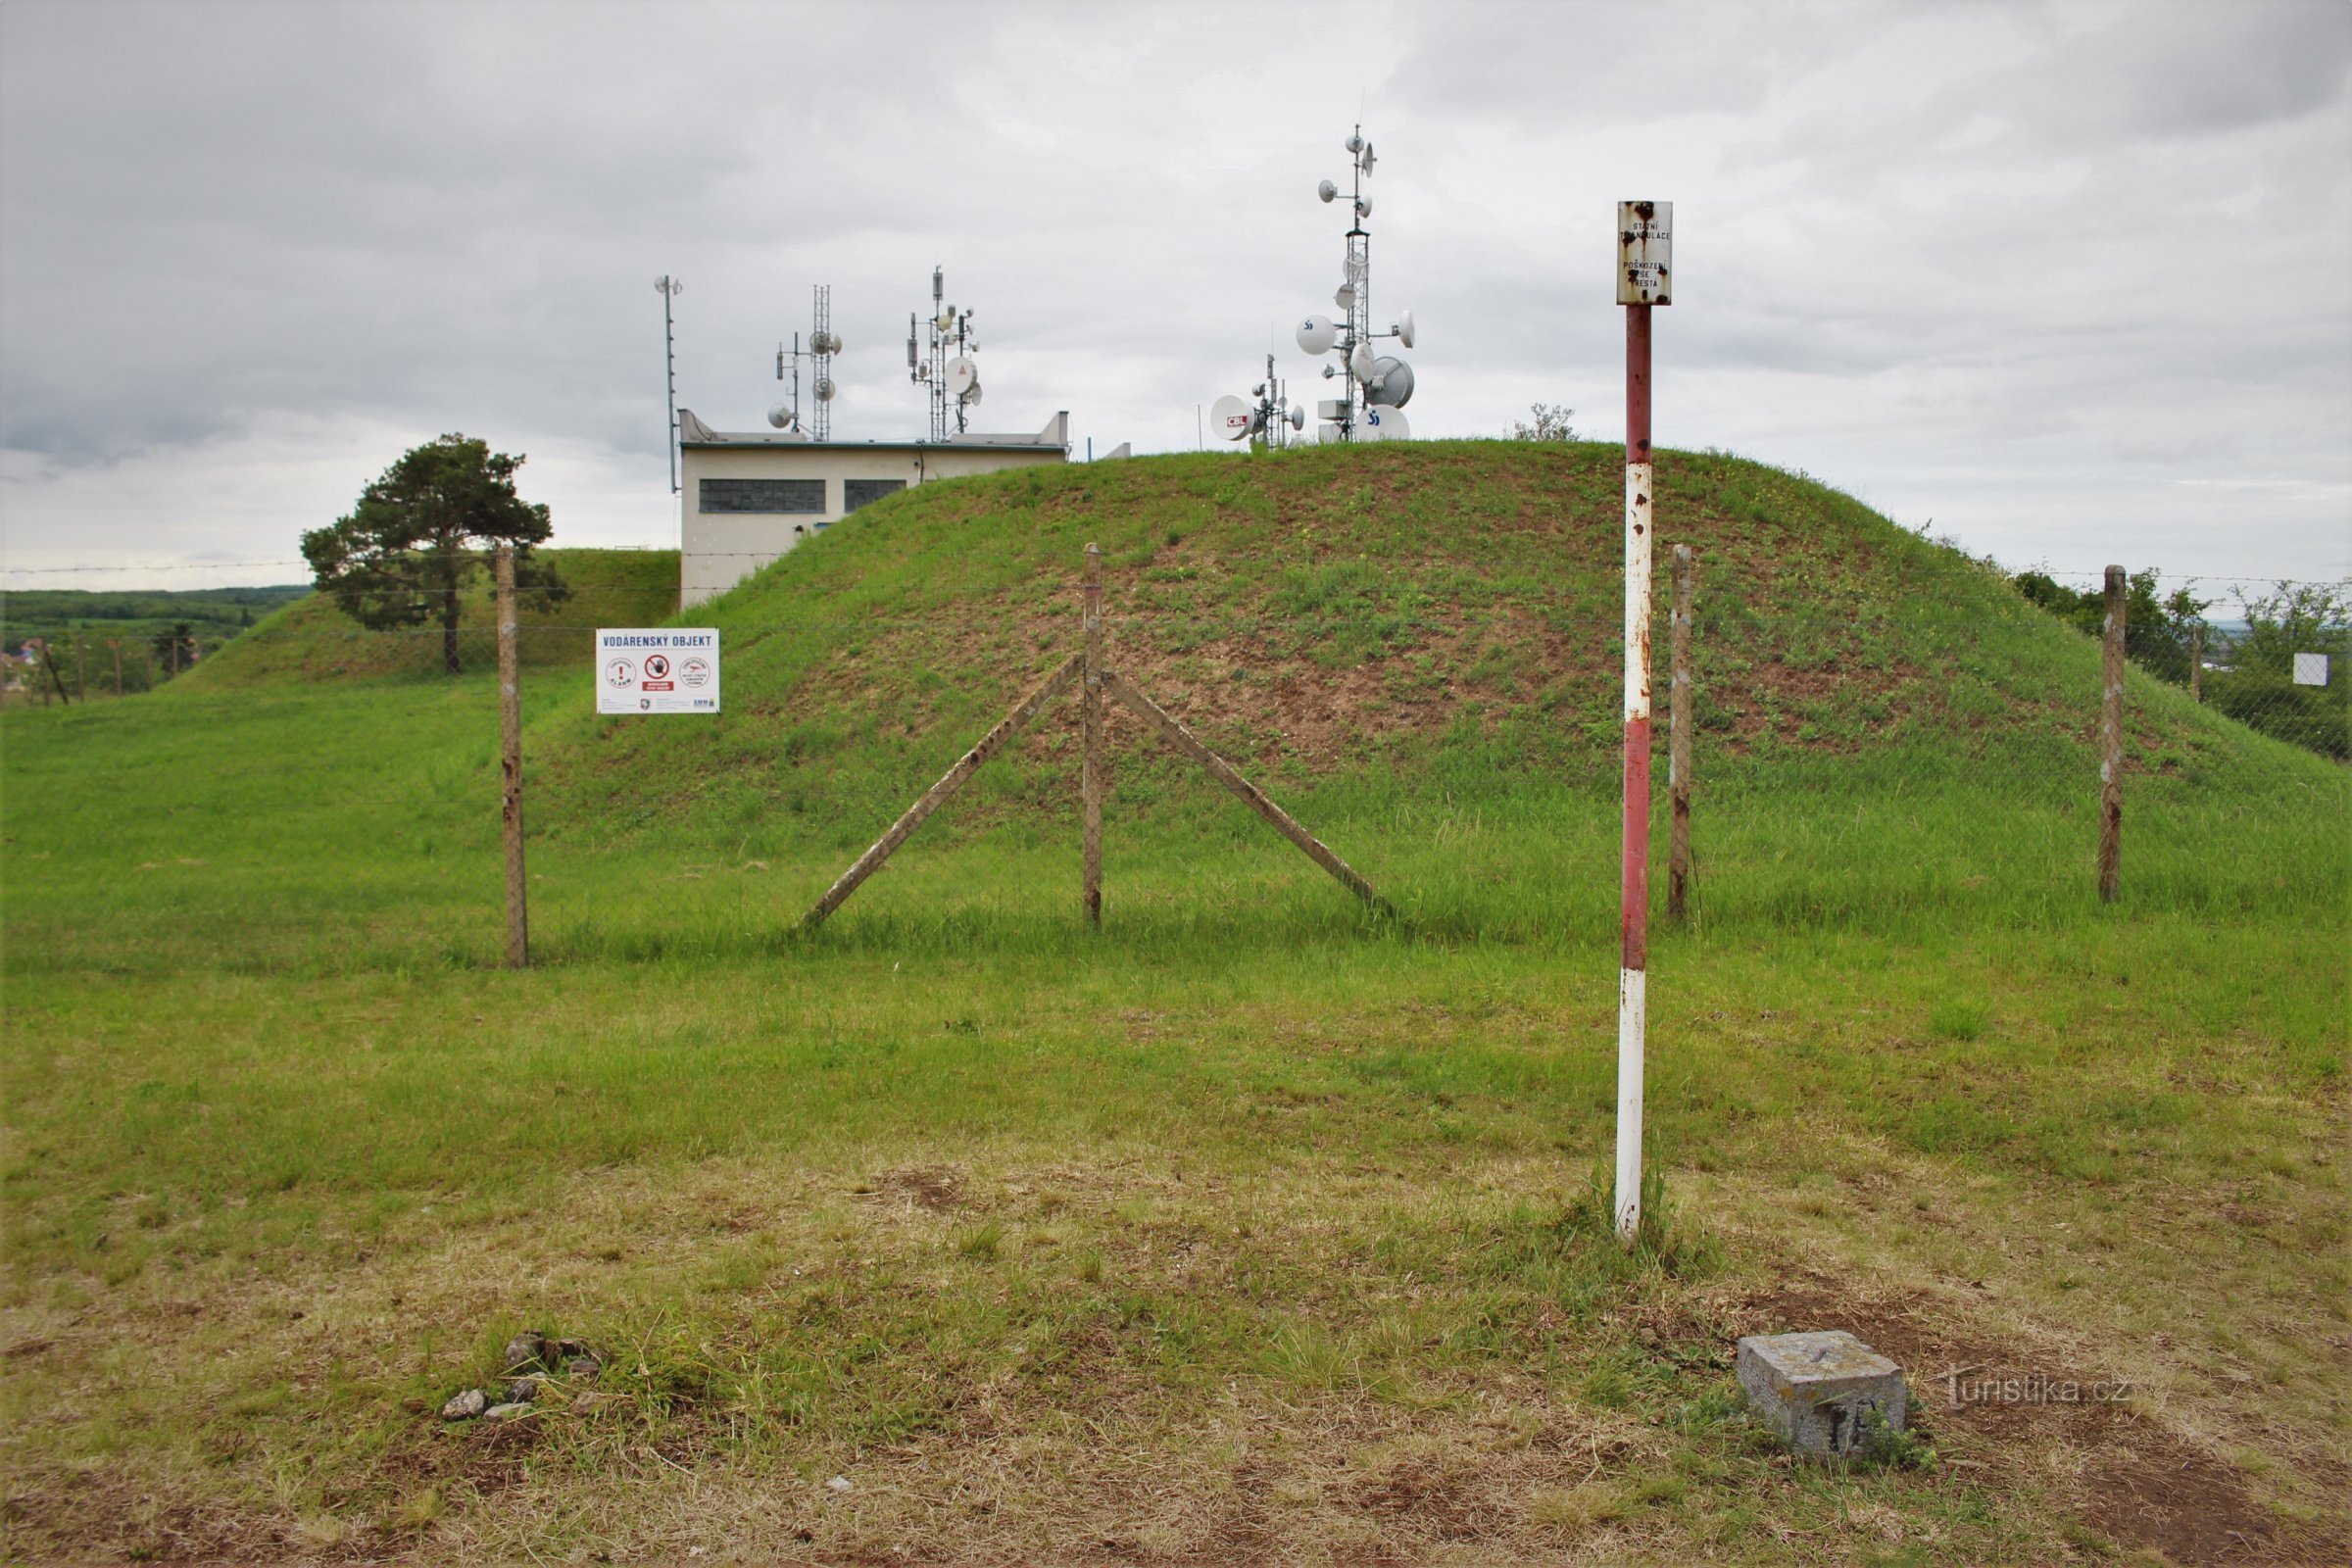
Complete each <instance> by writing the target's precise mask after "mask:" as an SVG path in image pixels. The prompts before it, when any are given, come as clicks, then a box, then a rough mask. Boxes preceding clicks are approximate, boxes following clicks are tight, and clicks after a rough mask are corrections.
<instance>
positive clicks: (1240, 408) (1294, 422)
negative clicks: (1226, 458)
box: [1208, 353, 1306, 449]
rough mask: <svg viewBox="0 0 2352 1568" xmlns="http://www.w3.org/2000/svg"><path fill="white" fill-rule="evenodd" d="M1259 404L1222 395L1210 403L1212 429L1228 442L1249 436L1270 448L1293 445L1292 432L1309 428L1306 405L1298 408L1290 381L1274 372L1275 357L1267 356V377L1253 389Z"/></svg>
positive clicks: (1209, 415) (1209, 416) (1209, 412)
mask: <svg viewBox="0 0 2352 1568" xmlns="http://www.w3.org/2000/svg"><path fill="white" fill-rule="evenodd" d="M1250 396H1251V397H1253V398H1255V399H1256V400H1257V401H1256V402H1255V403H1247V402H1244V401H1243V400H1242V399H1240V398H1237V397H1230V396H1229V397H1221V398H1219V399H1217V401H1216V402H1215V403H1213V404H1211V405H1210V406H1209V411H1208V423H1209V428H1210V429H1212V430H1214V431H1216V432H1217V434H1218V435H1220V436H1222V437H1224V438H1225V439H1226V440H1228V441H1239V440H1241V439H1243V438H1244V437H1245V436H1246V437H1249V438H1250V439H1251V440H1260V441H1263V442H1265V444H1266V445H1267V446H1269V447H1274V448H1277V449H1279V448H1282V447H1286V446H1288V445H1290V441H1291V433H1292V432H1293V431H1295V430H1302V429H1304V428H1305V427H1306V406H1305V405H1304V404H1299V406H1298V407H1296V408H1294V407H1293V406H1292V404H1291V398H1290V383H1289V382H1288V381H1285V380H1283V379H1281V378H1280V377H1279V376H1277V375H1276V374H1275V373H1274V356H1273V355H1272V354H1271V353H1269V354H1267V356H1266V378H1265V379H1264V380H1263V381H1260V382H1258V383H1257V385H1255V386H1253V387H1251V388H1250Z"/></svg>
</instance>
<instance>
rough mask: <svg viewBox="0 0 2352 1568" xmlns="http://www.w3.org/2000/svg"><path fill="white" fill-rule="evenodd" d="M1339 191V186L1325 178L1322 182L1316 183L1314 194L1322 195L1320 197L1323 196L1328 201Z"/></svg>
mask: <svg viewBox="0 0 2352 1568" xmlns="http://www.w3.org/2000/svg"><path fill="white" fill-rule="evenodd" d="M1339 193H1340V187H1339V186H1337V185H1334V184H1333V183H1332V182H1331V181H1330V180H1328V179H1327V180H1325V181H1323V183H1322V184H1320V185H1317V186H1316V187H1315V194H1316V195H1318V196H1320V197H1322V198H1323V199H1324V200H1325V201H1330V200H1332V199H1333V198H1334V197H1336V196H1338V195H1339Z"/></svg>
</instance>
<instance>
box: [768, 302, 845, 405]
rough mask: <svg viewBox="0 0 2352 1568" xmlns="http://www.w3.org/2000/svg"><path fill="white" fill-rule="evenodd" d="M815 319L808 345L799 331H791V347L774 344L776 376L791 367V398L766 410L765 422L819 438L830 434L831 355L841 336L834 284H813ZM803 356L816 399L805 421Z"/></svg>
mask: <svg viewBox="0 0 2352 1568" xmlns="http://www.w3.org/2000/svg"><path fill="white" fill-rule="evenodd" d="M812 314H813V315H814V316H815V320H814V322H813V323H812V325H811V329H810V331H809V347H808V348H806V349H803V348H802V347H801V334H800V333H798V332H795V333H793V334H792V347H791V348H790V349H787V348H785V347H784V345H783V344H781V343H779V344H777V345H776V379H777V380H779V381H781V380H783V379H785V369H786V367H787V366H788V365H789V367H790V368H791V380H792V401H791V402H789V403H779V404H777V405H776V406H775V407H774V408H772V409H769V410H768V411H767V422H768V423H770V424H772V425H774V426H775V427H776V428H777V429H779V430H804V431H805V432H806V433H807V434H808V435H809V436H810V437H811V438H812V439H814V440H818V441H829V440H831V439H832V437H833V394H834V392H835V390H836V389H835V387H834V384H833V356H834V355H836V354H839V353H840V352H841V339H840V338H839V337H838V336H836V335H835V333H834V331H833V285H832V284H830V283H819V284H817V285H816V298H815V305H814V310H813V313H812ZM804 357H806V358H807V359H808V360H809V368H810V370H811V371H812V372H813V379H812V380H811V381H810V383H809V392H810V393H812V394H813V395H814V396H815V398H816V410H815V413H814V414H813V415H812V416H811V417H810V418H809V421H808V423H807V424H806V425H804V424H803V423H802V420H801V361H802V359H803V358H804Z"/></svg>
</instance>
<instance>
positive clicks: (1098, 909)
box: [1078, 544, 1103, 926]
mask: <svg viewBox="0 0 2352 1568" xmlns="http://www.w3.org/2000/svg"><path fill="white" fill-rule="evenodd" d="M1083 629H1084V632H1085V646H1084V648H1083V649H1082V651H1081V652H1080V655H1079V657H1080V658H1081V659H1083V660H1084V661H1085V667H1084V669H1083V670H1082V671H1081V672H1080V677H1079V681H1080V683H1079V723H1080V730H1081V732H1082V736H1083V740H1084V745H1083V747H1082V749H1081V752H1080V756H1079V761H1078V804H1079V822H1080V827H1079V837H1080V851H1079V859H1080V861H1081V866H1082V869H1081V873H1080V880H1081V883H1082V893H1081V897H1082V898H1083V900H1084V902H1085V905H1086V923H1087V924H1088V925H1098V926H1099V925H1101V924H1102V923H1103V547H1102V546H1101V545H1098V544H1090V545H1088V546H1087V547H1086V609H1085V621H1084V628H1083Z"/></svg>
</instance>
